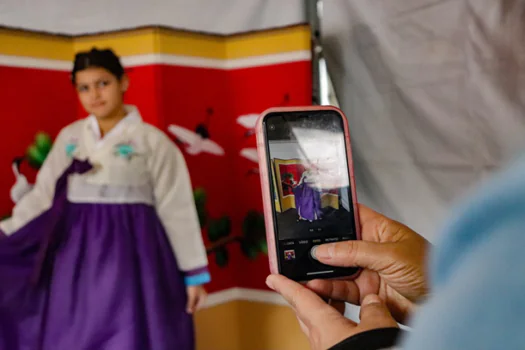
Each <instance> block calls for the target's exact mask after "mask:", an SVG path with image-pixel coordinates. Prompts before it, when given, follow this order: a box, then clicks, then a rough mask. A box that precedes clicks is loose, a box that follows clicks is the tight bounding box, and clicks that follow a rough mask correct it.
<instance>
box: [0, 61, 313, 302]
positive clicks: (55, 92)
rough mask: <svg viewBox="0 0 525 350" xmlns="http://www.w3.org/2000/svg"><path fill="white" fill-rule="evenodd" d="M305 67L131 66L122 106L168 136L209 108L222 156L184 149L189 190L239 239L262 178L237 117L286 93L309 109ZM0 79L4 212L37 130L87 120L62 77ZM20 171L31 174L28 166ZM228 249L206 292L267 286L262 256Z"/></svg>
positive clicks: (30, 74)
mask: <svg viewBox="0 0 525 350" xmlns="http://www.w3.org/2000/svg"><path fill="white" fill-rule="evenodd" d="M310 69H311V65H310V62H296V63H288V64H280V65H272V66H265V67H256V68H249V69H239V70H233V71H224V70H215V69H204V68H191V67H176V66H166V65H156V66H144V67H134V68H132V69H129V70H128V74H129V76H130V82H131V84H130V88H129V90H128V92H127V94H126V102H127V103H131V104H134V105H137V107H138V108H139V110H140V112H141V114H142V115H143V117H144V119H145V120H146V121H147V122H150V123H152V124H154V125H156V126H158V127H159V128H161V129H162V130H163V131H165V132H167V126H168V125H170V124H177V125H179V126H182V127H185V128H188V129H190V130H194V129H195V127H196V126H197V124H199V123H205V122H206V121H207V113H206V111H207V109H208V108H212V109H213V111H214V113H213V115H212V116H211V118H210V120H209V124H208V129H209V132H210V134H211V139H212V140H214V141H215V142H217V143H218V144H219V145H221V146H222V148H223V149H224V150H225V156H223V157H220V156H215V155H210V154H199V155H197V156H190V155H188V154H187V153H185V152H184V151H183V152H184V154H185V158H186V161H187V163H188V167H189V170H190V173H191V177H192V182H193V186H194V187H203V188H205V189H206V192H207V197H208V202H207V209H208V212H209V215H210V216H211V217H214V218H218V217H221V216H223V215H227V216H229V217H230V218H231V220H232V235H241V227H242V221H243V219H244V217H245V215H246V214H247V213H248V211H250V210H257V211H262V202H261V193H260V182H259V181H260V180H259V177H258V175H256V174H252V175H249V171H250V169H254V168H257V164H256V163H253V162H251V161H250V160H247V159H244V158H242V157H241V156H240V155H239V152H240V150H241V149H242V148H247V147H251V148H255V136H249V137H246V136H245V133H246V131H247V130H246V129H245V128H244V127H242V126H241V125H239V124H238V123H237V121H236V120H237V118H238V117H239V116H240V115H243V114H250V113H260V112H262V111H263V110H265V109H266V108H269V107H273V106H277V105H282V104H283V98H284V96H285V95H286V94H288V95H289V96H290V101H289V105H308V104H310V95H311V80H310ZM0 82H1V84H0V103H1V105H2V106H3V108H2V114H1V117H0V118H1V120H2V121H3V122H4V125H8V126H9V132H8V133H5V135H4V140H3V141H2V145H3V147H2V152H0V170H1V171H0V215H1V214H7V213H9V211H10V209H11V207H12V203H11V201H10V199H9V189H10V188H11V186H12V185H13V182H14V177H13V176H12V175H11V161H12V159H13V157H15V156H18V155H23V153H24V152H25V149H26V147H27V146H28V145H29V144H30V143H31V142H32V138H33V137H34V135H35V133H36V132H38V131H45V132H48V133H50V134H51V135H52V136H53V137H54V136H56V134H57V132H58V131H59V130H60V129H61V128H62V127H64V126H65V125H67V124H69V123H70V122H72V121H74V120H75V119H76V118H79V117H85V112H84V111H83V110H82V109H81V107H80V106H79V104H78V103H77V99H76V95H75V91H74V90H73V88H72V86H71V85H70V83H69V74H68V73H67V72H54V71H45V70H30V69H18V68H6V67H0ZM29 101H30V102H29ZM181 148H182V149H183V150H184V147H183V146H181ZM23 170H24V172H25V173H26V174H27V173H28V169H27V167H26V168H24V169H23ZM31 175H33V174H31ZM31 179H32V177H31ZM205 233H206V232H205ZM204 236H205V243H206V244H209V243H210V242H208V240H207V238H206V234H204ZM228 252H229V263H228V265H227V267H225V268H220V267H218V266H217V265H216V264H215V262H214V257H213V256H210V270H211V273H212V278H213V281H212V283H211V284H210V285H209V286H208V289H209V291H211V292H213V291H217V290H222V289H226V288H230V287H234V286H239V287H245V288H261V289H265V288H266V286H265V284H264V280H265V277H266V275H267V274H268V272H269V270H268V259H267V257H266V256H261V257H259V258H258V259H257V260H255V261H251V260H249V259H248V258H246V257H245V256H244V255H243V254H242V253H241V250H240V249H239V246H238V244H232V245H231V246H228Z"/></svg>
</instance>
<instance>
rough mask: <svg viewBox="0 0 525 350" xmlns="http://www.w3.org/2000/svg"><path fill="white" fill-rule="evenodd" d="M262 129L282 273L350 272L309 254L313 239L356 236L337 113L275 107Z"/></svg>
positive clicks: (323, 240)
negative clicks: (304, 111) (285, 111)
mask: <svg viewBox="0 0 525 350" xmlns="http://www.w3.org/2000/svg"><path fill="white" fill-rule="evenodd" d="M265 129H266V136H267V140H268V150H267V151H268V152H267V153H268V155H269V171H270V179H271V181H272V192H273V199H274V201H273V208H274V211H275V217H276V222H275V225H274V226H275V228H276V241H277V245H278V249H277V252H278V254H279V256H278V261H279V264H280V267H281V271H282V273H284V274H285V275H286V276H289V277H291V278H293V279H296V280H309V279H314V278H323V277H337V276H346V275H349V274H352V273H353V272H355V269H348V268H346V269H345V268H335V267H332V266H327V265H324V264H321V263H319V262H318V261H317V260H315V259H314V257H313V256H312V255H311V250H312V248H313V247H314V246H316V245H320V244H324V243H330V242H338V241H344V240H352V239H356V233H355V220H354V212H353V203H352V193H351V186H350V176H349V171H348V164H347V157H346V146H345V137H344V127H343V121H342V117H341V116H340V115H339V114H338V113H336V112H332V111H326V112H325V111H319V112H308V114H304V113H302V114H301V113H286V114H282V113H280V114H275V115H270V116H268V117H267V118H266V121H265Z"/></svg>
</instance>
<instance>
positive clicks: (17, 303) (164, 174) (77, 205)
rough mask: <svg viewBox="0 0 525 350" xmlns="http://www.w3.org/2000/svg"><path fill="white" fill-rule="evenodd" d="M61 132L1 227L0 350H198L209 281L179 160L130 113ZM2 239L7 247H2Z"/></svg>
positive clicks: (161, 137)
mask: <svg viewBox="0 0 525 350" xmlns="http://www.w3.org/2000/svg"><path fill="white" fill-rule="evenodd" d="M126 109H127V116H126V117H125V118H124V119H123V120H122V121H120V122H119V124H117V126H115V128H113V129H112V130H111V132H109V133H107V134H106V135H105V136H104V137H103V138H101V137H100V132H99V128H98V123H97V122H96V119H95V118H94V117H93V116H89V117H87V118H85V119H82V120H79V121H77V122H75V123H73V124H70V125H69V126H67V127H65V128H64V129H63V130H62V131H61V132H60V133H59V135H58V137H57V139H56V141H55V143H54V145H53V148H52V150H51V152H50V154H49V155H48V157H47V159H46V161H45V163H44V164H43V166H42V168H41V169H40V171H39V174H38V176H37V180H36V183H35V186H34V188H33V189H32V190H31V191H30V192H29V193H28V194H26V195H25V196H24V197H23V198H22V199H21V200H20V201H19V202H18V203H17V205H16V206H15V208H14V210H13V214H12V217H11V218H9V219H7V220H5V221H3V222H1V223H0V349H1V350H106V349H107V350H120V349H122V350H168V349H169V350H172V349H177V350H186V349H188V350H189V349H194V346H195V345H194V328H193V319H192V316H191V315H189V314H188V313H187V312H186V301H187V296H186V288H187V286H189V285H199V284H204V283H207V282H208V281H209V280H210V275H209V273H208V269H207V265H208V261H207V257H206V250H205V247H204V244H203V240H202V235H201V229H200V227H199V221H198V215H197V211H196V208H195V204H194V199H193V191H192V187H191V182H190V177H189V173H188V170H187V167H186V163H185V161H184V158H183V155H182V153H181V152H180V150H179V149H178V148H177V147H176V145H175V144H174V143H173V142H172V141H171V140H170V139H169V138H168V137H167V136H166V135H165V134H164V133H163V132H162V131H160V130H158V129H157V128H155V127H154V126H152V125H149V124H147V123H145V122H143V120H142V118H141V116H140V113H139V111H138V109H137V108H136V107H134V106H126ZM1 236H3V237H1Z"/></svg>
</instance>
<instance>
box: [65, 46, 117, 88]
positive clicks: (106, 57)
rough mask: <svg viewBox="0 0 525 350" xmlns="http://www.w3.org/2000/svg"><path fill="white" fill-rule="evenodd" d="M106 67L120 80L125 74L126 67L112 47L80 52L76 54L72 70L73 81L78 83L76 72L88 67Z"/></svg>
mask: <svg viewBox="0 0 525 350" xmlns="http://www.w3.org/2000/svg"><path fill="white" fill-rule="evenodd" d="M92 67H95V68H104V69H106V70H107V71H109V72H110V73H111V74H113V75H114V76H115V77H117V79H118V80H120V79H121V78H122V76H123V75H124V67H122V64H121V63H120V59H119V58H118V56H117V55H115V53H114V52H113V51H112V50H111V49H104V50H98V49H96V48H93V49H91V51H84V52H79V53H77V54H76V55H75V62H74V65H73V71H72V72H71V82H72V83H73V84H75V83H76V73H77V72H79V71H81V70H84V69H88V68H92Z"/></svg>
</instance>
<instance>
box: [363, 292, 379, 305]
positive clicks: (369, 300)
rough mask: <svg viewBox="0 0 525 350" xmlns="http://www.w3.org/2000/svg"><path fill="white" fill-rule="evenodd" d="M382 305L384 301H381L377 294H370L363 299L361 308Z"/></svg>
mask: <svg viewBox="0 0 525 350" xmlns="http://www.w3.org/2000/svg"><path fill="white" fill-rule="evenodd" d="M381 303H382V301H381V298H379V296H377V295H375V294H368V295H367V296H365V298H364V299H363V302H362V303H361V306H366V305H370V304H381Z"/></svg>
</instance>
